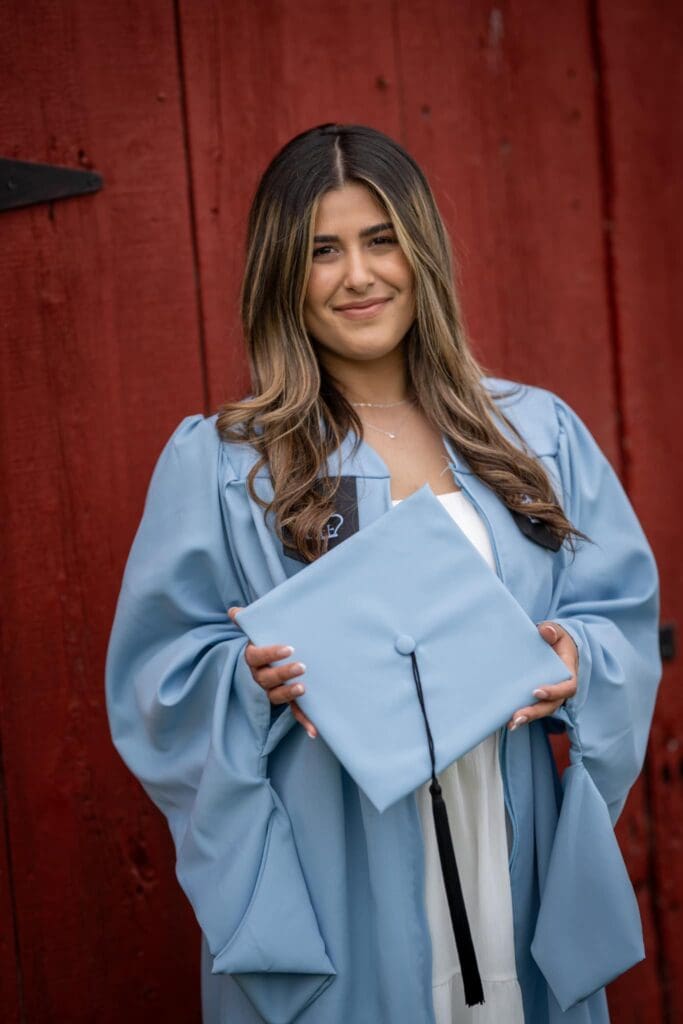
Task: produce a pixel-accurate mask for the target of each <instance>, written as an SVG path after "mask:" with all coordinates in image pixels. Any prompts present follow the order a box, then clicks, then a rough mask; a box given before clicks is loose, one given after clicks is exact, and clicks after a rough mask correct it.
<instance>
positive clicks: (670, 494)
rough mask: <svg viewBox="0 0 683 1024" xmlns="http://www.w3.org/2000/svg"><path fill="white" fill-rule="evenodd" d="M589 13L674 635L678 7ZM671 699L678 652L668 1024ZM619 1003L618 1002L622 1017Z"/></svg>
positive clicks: (642, 460)
mask: <svg viewBox="0 0 683 1024" xmlns="http://www.w3.org/2000/svg"><path fill="white" fill-rule="evenodd" d="M597 12H598V16H597V26H596V27H597V32H598V36H599V44H600V50H601V60H602V64H603V67H602V74H603V80H604V91H605V103H606V109H607V112H608V122H609V143H610V150H609V154H610V160H609V164H608V173H609V177H610V188H611V207H612V209H611V220H612V224H613V229H612V238H613V258H614V272H615V280H616V296H617V299H618V313H619V318H618V328H619V329H618V345H619V363H620V374H621V392H622V408H623V423H624V432H625V442H626V443H625V456H626V479H627V482H628V488H629V492H630V494H631V496H632V498H633V501H634V504H635V506H636V510H637V511H638V513H639V515H640V516H641V518H642V522H643V525H644V527H645V530H646V532H647V534H648V537H649V538H650V541H651V543H652V545H653V548H654V551H655V555H656V557H657V559H658V564H659V569H660V574H661V584H662V619H663V621H673V622H676V623H678V628H679V635H680V623H681V622H683V565H682V563H681V559H680V558H678V557H672V553H673V552H675V551H677V548H678V546H679V544H680V532H681V531H680V511H679V510H680V503H681V497H682V496H683V459H681V457H680V454H678V453H675V446H676V444H677V442H678V441H679V440H680V396H679V382H680V380H681V378H682V377H683V354H682V351H681V345H680V338H681V333H682V332H683V300H682V298H681V289H680V285H679V283H678V282H679V281H680V279H681V274H682V272H683V245H682V244H681V235H680V222H681V207H682V206H683V186H682V184H681V174H680V168H681V166H682V164H683V128H682V126H681V122H680V118H676V117H672V116H671V111H672V104H675V100H676V98H677V97H678V98H680V96H682V95H683V65H682V64H681V59H680V54H681V44H682V43H683V9H682V8H681V6H680V4H672V3H669V2H667V0H653V2H652V3H648V4H644V3H639V2H635V0H627V2H619V3H617V2H615V0H601V2H599V3H598V4H597ZM672 456H673V457H672ZM679 646H680V645H679ZM682 694H683V666H682V663H681V657H680V653H679V654H678V657H677V658H676V660H675V661H673V662H671V663H669V664H667V665H666V667H665V675H664V681H663V685H662V689H661V691H660V696H659V700H658V704H657V710H656V715H655V722H654V726H653V730H652V736H651V742H650V748H649V755H648V765H649V770H648V777H647V783H648V791H649V797H650V804H651V815H652V823H653V826H654V827H653V830H652V833H651V835H650V846H649V857H650V870H651V871H652V872H653V874H654V877H655V879H656V894H655V913H656V919H657V929H658V932H659V935H660V942H661V951H660V957H659V963H658V971H659V976H660V985H661V988H662V990H663V994H664V998H665V1001H666V1014H667V1016H666V1019H667V1020H671V1021H674V1020H681V1019H683V939H682V938H681V936H682V935H683V927H682V926H683V907H682V906H681V892H683V858H682V857H681V850H682V849H683V792H682V790H681V777H682V775H683V753H682V751H683V736H682V734H681V720H682V719H683V696H682ZM634 994H635V993H629V995H630V996H633V995H634ZM626 1006H627V1002H626V1000H624V1002H623V1004H622V1008H623V1010H624V1012H625V1009H626ZM645 1012H646V1004H644V1005H643V1014H644V1013H645ZM617 1019H619V1020H621V1019H622V1018H621V1017H619V1016H617ZM623 1019H624V1020H627V1019H630V1018H627V1017H626V1016H624V1017H623ZM632 1019H635V1018H632ZM639 1019H641V1020H645V1019H649V1018H647V1017H645V1016H642V1017H641V1018H639Z"/></svg>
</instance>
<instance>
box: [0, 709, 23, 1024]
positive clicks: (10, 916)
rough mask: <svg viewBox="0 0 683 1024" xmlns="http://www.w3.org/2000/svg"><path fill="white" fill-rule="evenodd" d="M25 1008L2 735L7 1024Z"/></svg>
mask: <svg viewBox="0 0 683 1024" xmlns="http://www.w3.org/2000/svg"><path fill="white" fill-rule="evenodd" d="M1 693H2V690H1V689H0V694H1ZM22 1004H23V985H22V979H21V964H20V963H19V957H18V949H17V921H16V915H15V912H14V893H13V879H12V851H11V848H10V844H9V833H8V829H7V788H6V785H5V767H4V755H3V744H2V734H1V732H0V1008H2V1019H3V1024H22V1015H23V1005H22Z"/></svg>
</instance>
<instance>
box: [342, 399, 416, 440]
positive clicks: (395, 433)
mask: <svg viewBox="0 0 683 1024" xmlns="http://www.w3.org/2000/svg"><path fill="white" fill-rule="evenodd" d="M408 403H410V404H411V405H412V404H413V399H412V398H404V399H402V400H401V401H400V402H351V405H362V406H368V407H371V408H376V409H388V408H390V407H392V406H395V405H407V404H408ZM409 411H410V410H408V412H409ZM408 412H406V414H405V416H404V417H403V419H402V420H401V421H400V423H399V425H398V428H396V429H394V430H383V429H382V428H381V427H378V426H376V425H375V424H374V423H365V424H364V426H367V427H372V429H373V430H379V432H380V434H384V436H385V437H388V438H390V439H391V440H392V441H393V440H394V438H396V437H398V432H399V428H400V427H401V426H402V425H403V422H404V420H405V419H406V418H407V416H408Z"/></svg>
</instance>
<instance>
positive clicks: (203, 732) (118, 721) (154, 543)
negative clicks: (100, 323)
mask: <svg viewBox="0 0 683 1024" xmlns="http://www.w3.org/2000/svg"><path fill="white" fill-rule="evenodd" d="M221 457H222V453H221V443H220V440H219V438H218V435H217V433H216V430H215V427H214V425H213V423H212V422H211V421H210V420H206V419H204V418H203V417H202V416H191V417H188V418H187V419H185V420H183V422H182V423H181V424H180V425H179V427H178V428H177V429H176V431H175V432H174V434H173V435H172V437H171V438H170V440H169V442H168V443H167V445H166V447H165V448H164V450H163V452H162V453H161V456H160V457H159V460H158V462H157V465H156V467H155V469H154V473H153V475H152V479H151V482H150V485H149V490H148V493H147V498H146V502H145V507H144V512H143V515H142V520H141V522H140V525H139V528H138V530H137V533H136V536H135V539H134V542H133V545H132V548H131V551H130V555H129V557H128V561H127V564H126V568H125V573H124V577H123V582H122V587H121V592H120V596H119V600H118V604H117V608H116V614H115V618H114V623H113V627H112V631H111V637H110V641H109V648H108V653H107V663H106V701H107V712H108V716H109V723H110V728H111V733H112V738H113V741H114V744H115V746H116V748H117V750H118V752H119V754H120V755H121V757H122V758H123V760H124V762H125V763H126V765H127V766H128V768H129V769H130V770H131V772H133V774H134V775H135V776H136V777H137V778H138V780H139V781H140V783H141V784H142V786H143V787H144V789H145V791H146V792H147V794H148V795H149V797H150V798H151V799H152V800H153V801H154V803H155V804H156V805H157V806H158V807H159V808H160V810H161V811H162V812H163V814H164V815H165V817H166V819H167V821H168V825H169V828H170V831H171V834H172V837H173V842H174V845H175V851H176V872H177V877H178V880H179V882H180V884H181V886H182V888H183V890H184V891H185V893H186V895H187V896H188V898H189V900H190V902H191V904H192V906H193V908H194V911H195V914H196V917H197V919H198V921H199V924H200V926H201V928H202V931H203V932H204V934H205V936H206V938H207V942H208V946H209V949H210V951H211V954H212V956H213V966H212V970H213V973H214V974H219V973H227V974H234V975H235V976H236V978H237V980H238V982H239V983H240V985H241V986H242V987H243V989H244V990H245V991H246V992H247V995H248V996H249V997H250V998H251V999H252V1001H253V1002H254V1003H255V1005H256V1006H257V1009H258V1010H259V1011H260V1012H261V1013H262V1014H263V1015H264V1016H265V1018H266V1019H267V1020H270V1019H273V1020H276V1019H277V1020H279V1021H283V1022H285V1021H289V1020H293V1019H294V1017H295V1016H296V1015H297V1014H298V1013H299V1012H300V1011H301V1010H302V1009H303V1007H304V1006H306V1005H308V1003H310V1002H311V1001H312V1000H313V999H314V998H315V997H316V996H317V995H318V994H319V992H320V991H322V989H323V988H324V987H325V986H326V985H327V984H329V982H330V980H331V979H332V977H333V975H334V974H335V970H334V967H333V966H332V964H331V962H330V960H329V959H328V957H327V954H326V951H325V944H324V941H323V938H322V935H321V933H320V930H319V926H318V923H317V918H316V914H315V911H314V907H313V905H312V901H311V897H310V894H309V892H308V889H307V886H306V880H305V878H304V875H303V872H302V868H301V864H300V861H299V858H298V856H297V849H296V843H295V839H294V836H293V833H292V827H291V823H290V820H289V816H288V814H287V811H286V808H285V807H284V806H283V804H282V801H281V800H280V799H279V797H278V794H277V793H276V792H275V790H274V789H273V787H272V786H271V784H270V782H269V779H268V777H267V774H266V772H267V757H266V756H265V755H264V754H263V748H264V745H265V741H266V738H267V734H268V730H269V727H270V704H269V702H268V699H267V696H266V694H265V693H264V692H263V691H262V690H261V688H260V687H258V686H257V685H256V683H255V682H254V680H253V679H252V676H251V673H250V671H249V668H248V666H247V664H246V662H245V660H244V651H245V648H246V645H247V638H246V637H245V635H244V633H242V631H241V630H240V629H239V628H238V627H237V626H236V625H234V624H233V623H232V621H231V620H230V618H229V617H228V615H227V609H228V608H229V607H230V606H231V605H244V604H247V603H248V602H247V600H246V599H245V595H244V593H242V591H241V588H240V585H239V581H238V575H237V572H236V570H235V565H234V562H233V560H232V559H231V555H230V548H229V544H228V539H227V537H226V532H225V520H224V515H223V506H222V500H223V499H222V497H221V490H220V488H221ZM285 976H289V977H285Z"/></svg>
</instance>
